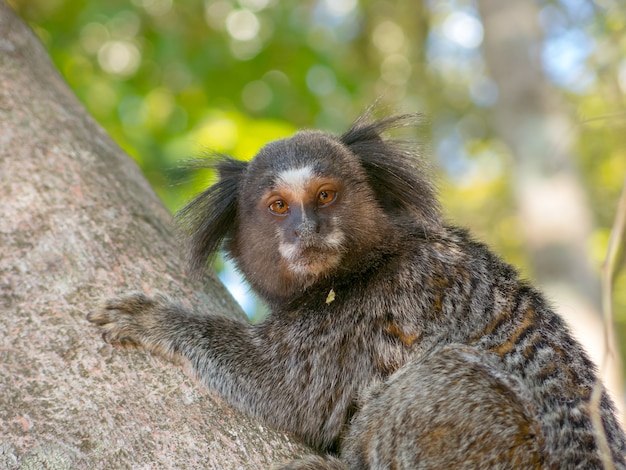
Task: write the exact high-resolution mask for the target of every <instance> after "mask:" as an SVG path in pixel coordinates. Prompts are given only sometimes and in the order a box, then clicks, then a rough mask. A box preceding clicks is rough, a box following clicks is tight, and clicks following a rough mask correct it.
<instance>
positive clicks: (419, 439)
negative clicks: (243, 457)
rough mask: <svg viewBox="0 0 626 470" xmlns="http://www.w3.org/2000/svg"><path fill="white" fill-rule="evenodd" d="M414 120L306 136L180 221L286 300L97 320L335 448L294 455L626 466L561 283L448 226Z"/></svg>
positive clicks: (137, 300) (210, 193) (343, 462)
mask: <svg viewBox="0 0 626 470" xmlns="http://www.w3.org/2000/svg"><path fill="white" fill-rule="evenodd" d="M412 122H413V118H412V117H411V116H398V117H391V118H387V119H383V120H380V121H375V122H372V120H371V119H370V118H369V117H368V116H367V115H366V116H364V117H361V118H360V119H358V120H357V121H356V122H355V124H354V125H353V126H352V128H351V129H350V130H348V131H347V132H346V133H345V134H343V135H342V136H340V137H336V136H332V135H328V134H325V133H322V132H314V131H303V132H298V133H296V134H295V135H294V136H293V137H291V138H288V139H284V140H278V141H274V142H271V143H269V144H268V145H266V146H265V147H263V148H262V149H261V150H260V152H259V153H258V154H257V155H256V157H255V158H254V159H253V160H251V161H250V162H249V163H246V162H243V161H237V160H233V159H230V158H227V157H223V158H222V159H221V160H219V161H218V162H217V163H215V167H216V169H217V170H218V172H219V177H220V179H219V181H218V182H217V183H215V184H214V185H213V186H211V187H209V188H208V189H207V190H206V191H204V192H203V193H202V194H200V195H199V196H197V197H196V198H195V199H194V200H193V201H191V202H190V203H189V204H188V205H187V206H186V207H185V208H184V209H182V211H181V212H180V214H179V216H178V220H179V221H180V223H181V225H182V227H184V228H185V229H186V231H187V233H188V236H189V237H188V239H189V245H190V252H191V265H192V268H193V269H196V270H198V269H202V268H204V267H205V266H206V264H207V262H208V261H209V260H210V259H211V258H212V257H213V256H214V254H215V253H216V251H217V250H218V249H219V248H220V247H221V246H222V243H223V245H224V247H225V250H226V253H227V254H228V255H229V256H230V257H231V258H232V259H233V260H234V262H235V263H236V265H237V267H238V269H239V270H240V271H241V272H242V273H243V275H244V276H245V278H246V279H247V280H248V282H249V283H250V285H251V286H252V288H253V289H254V291H255V292H256V293H258V294H259V296H260V297H261V298H262V299H264V301H265V302H266V303H267V304H268V306H269V307H270V309H271V313H270V314H269V316H268V317H267V318H266V319H265V320H264V321H262V322H261V323H259V324H255V325H250V324H246V323H243V322H241V321H237V320H234V319H231V318H225V317H223V316H220V315H217V314H215V313H214V314H209V315H207V314H200V313H195V312H190V311H187V310H185V309H184V308H183V307H182V306H181V305H180V304H178V303H176V302H174V301H172V300H170V299H168V298H167V297H166V296H162V295H157V296H155V297H153V298H150V297H147V296H145V295H143V294H137V293H134V294H128V295H125V296H122V297H119V298H115V299H111V300H109V301H107V302H106V304H105V305H104V306H103V307H102V308H101V309H99V310H98V311H96V312H94V313H91V314H90V315H89V316H88V318H89V320H90V321H91V322H93V323H95V324H97V325H99V326H100V328H101V329H102V331H103V337H104V339H105V340H106V341H107V342H109V343H113V344H121V345H135V346H137V345H138V346H141V347H143V348H144V349H145V350H147V351H150V352H153V353H156V354H160V355H162V356H164V357H167V358H175V357H178V358H181V357H182V358H184V359H186V360H187V361H188V362H189V363H190V364H191V366H192V368H193V370H194V372H195V374H197V376H198V377H199V378H200V379H201V380H202V382H203V383H204V384H206V385H207V386H208V387H209V388H211V389H212V390H214V391H216V392H218V393H219V394H221V395H222V396H223V397H224V398H225V399H226V400H227V401H229V402H230V403H231V404H232V405H234V406H236V407H238V408H240V409H241V410H243V411H245V412H246V413H248V414H250V415H252V416H254V417H256V418H258V419H260V420H262V421H264V422H265V423H269V424H271V425H272V426H274V427H276V428H278V429H281V430H285V431H289V432H292V433H294V434H296V435H298V436H300V437H301V438H302V439H304V440H305V441H306V442H307V443H309V444H310V445H311V446H313V447H314V448H316V449H318V450H319V451H321V452H322V453H323V454H322V455H316V456H311V457H309V458H308V459H304V460H300V461H295V462H292V463H289V464H287V467H285V468H321V469H324V468H326V469H347V468H351V469H364V468H375V469H392V468H393V469H396V468H398V469H399V468H405V469H409V468H410V469H413V468H446V469H447V468H477V469H484V468H502V469H511V468H584V469H592V468H601V467H602V466H603V460H602V458H603V457H602V455H601V452H600V451H599V444H598V442H600V441H599V440H598V439H596V434H597V433H598V431H600V433H599V434H601V433H602V432H604V434H605V435H606V440H607V441H608V446H609V449H610V455H605V462H606V461H607V460H606V459H609V460H611V459H612V460H613V462H614V465H615V467H617V468H626V464H625V462H624V453H625V452H626V443H625V437H624V432H623V431H622V429H621V428H620V426H619V424H618V422H617V420H616V417H615V412H614V408H613V404H612V403H611V400H610V398H609V397H608V395H607V394H606V392H603V393H602V398H601V401H600V410H599V413H600V417H601V421H602V426H603V429H601V430H598V429H594V427H593V425H592V422H591V419H590V414H591V413H592V410H591V406H590V396H591V393H592V389H593V387H594V384H595V383H596V381H597V380H598V378H597V376H596V369H595V367H594V365H593V364H592V362H591V361H590V360H589V358H588V357H587V354H586V353H585V352H584V351H583V349H582V347H581V346H580V345H579V344H578V343H577V342H576V341H575V340H574V339H573V338H572V336H571V334H570V333H569V331H568V329H567V327H566V326H565V324H564V322H563V320H562V319H561V318H560V317H559V316H558V315H557V314H556V313H555V312H554V310H553V309H552V308H551V307H550V306H549V304H548V303H547V302H546V300H545V299H544V297H543V296H542V295H541V294H540V293H539V292H538V291H537V290H536V289H534V288H533V287H531V286H530V285H529V284H528V283H527V282H525V281H523V280H521V279H520V277H519V275H518V273H517V272H516V271H515V269H514V268H512V267H511V266H509V265H508V264H506V263H504V262H503V261H502V260H501V259H499V258H498V257H497V256H495V255H494V254H492V253H491V251H489V249H488V248H487V247H486V246H484V245H482V244H481V243H478V242H476V241H474V240H473V239H472V238H471V237H470V235H469V234H468V233H467V232H466V231H465V230H462V229H459V228H455V227H451V226H448V225H446V224H445V223H444V221H443V219H442V217H441V215H440V208H439V205H438V203H437V200H436V196H435V191H434V189H433V187H432V185H431V184H430V183H429V179H428V177H427V176H426V173H425V171H424V170H423V168H422V166H421V163H420V160H419V158H418V155H417V153H418V152H416V151H414V150H413V149H412V148H411V147H410V146H408V145H407V144H406V143H402V142H398V141H394V140H393V139H389V138H385V137H384V136H383V135H382V134H383V133H384V132H385V131H387V130H389V129H392V128H396V127H401V126H406V125H409V124H411V123H412Z"/></svg>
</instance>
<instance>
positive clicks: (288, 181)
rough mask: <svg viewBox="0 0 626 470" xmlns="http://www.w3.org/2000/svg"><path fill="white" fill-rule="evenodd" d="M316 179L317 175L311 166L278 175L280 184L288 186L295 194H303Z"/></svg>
mask: <svg viewBox="0 0 626 470" xmlns="http://www.w3.org/2000/svg"><path fill="white" fill-rule="evenodd" d="M314 177H315V173H314V172H313V168H311V167H310V166H305V167H302V168H293V169H290V170H285V171H283V172H281V173H279V174H278V184H279V185H281V186H282V185H284V186H287V187H288V188H289V190H290V191H292V192H294V193H301V192H304V190H305V188H306V187H307V186H308V184H309V183H310V182H311V180H312V179H313V178H314Z"/></svg>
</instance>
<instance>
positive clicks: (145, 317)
mask: <svg viewBox="0 0 626 470" xmlns="http://www.w3.org/2000/svg"><path fill="white" fill-rule="evenodd" d="M155 305H156V302H155V301H154V300H153V299H152V298H150V297H148V296H146V295H144V294H142V293H131V294H127V295H124V296H121V297H115V298H112V299H108V300H107V301H106V302H105V303H104V305H102V306H101V307H100V308H98V309H97V310H96V311H94V312H90V313H89V314H87V320H88V321H89V322H91V323H93V324H95V325H97V326H98V327H99V329H100V331H102V339H103V340H104V341H105V342H107V343H109V344H114V345H120V346H139V345H141V344H142V338H144V337H145V336H146V334H147V330H148V328H149V326H150V323H151V318H150V317H152V312H153V311H154V307H155Z"/></svg>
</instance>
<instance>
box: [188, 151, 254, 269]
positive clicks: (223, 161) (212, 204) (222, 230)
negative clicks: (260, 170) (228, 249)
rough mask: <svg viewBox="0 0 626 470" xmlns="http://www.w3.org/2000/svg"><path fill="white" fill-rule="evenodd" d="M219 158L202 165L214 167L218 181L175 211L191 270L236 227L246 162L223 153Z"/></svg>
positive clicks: (208, 257)
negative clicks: (240, 189)
mask: <svg viewBox="0 0 626 470" xmlns="http://www.w3.org/2000/svg"><path fill="white" fill-rule="evenodd" d="M218 158H219V159H217V160H215V159H214V160H213V161H211V162H209V163H208V164H207V163H205V164H203V165H202V166H203V167H205V168H206V167H209V168H213V169H215V170H217V172H218V174H219V181H218V182H217V183H215V184H213V185H211V186H210V187H209V188H208V189H206V190H205V191H204V192H202V193H200V194H199V195H198V196H196V197H195V198H194V199H193V200H192V201H191V202H190V203H188V204H187V205H186V206H185V207H183V208H182V209H181V210H180V211H179V212H178V213H177V214H176V221H177V223H178V225H179V227H180V228H181V229H182V232H183V234H184V236H185V239H186V240H185V241H186V244H187V250H188V257H189V269H190V271H191V272H192V273H194V274H198V273H199V272H201V271H202V270H203V269H204V268H205V266H206V265H207V263H208V262H209V261H210V260H211V259H212V258H214V257H215V254H216V253H217V251H218V250H219V248H220V246H221V244H222V241H223V240H224V239H226V238H230V237H232V235H233V234H234V232H235V230H236V224H237V200H238V197H239V188H240V182H241V179H242V177H243V175H244V173H245V171H246V168H247V167H248V163H247V162H243V161H241V160H234V159H232V158H229V157H225V156H218Z"/></svg>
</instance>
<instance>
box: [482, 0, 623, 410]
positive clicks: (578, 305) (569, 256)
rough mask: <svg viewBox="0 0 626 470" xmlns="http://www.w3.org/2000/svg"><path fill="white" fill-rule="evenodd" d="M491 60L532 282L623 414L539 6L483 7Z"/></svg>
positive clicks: (586, 213) (572, 126) (586, 209)
mask: <svg viewBox="0 0 626 470" xmlns="http://www.w3.org/2000/svg"><path fill="white" fill-rule="evenodd" d="M478 7H479V10H480V14H481V17H482V22H483V25H484V29H485V38H484V44H483V45H484V53H485V60H486V62H487V66H488V68H489V72H490V75H491V77H492V78H493V80H494V81H495V82H496V83H497V85H498V90H499V94H498V103H497V105H496V107H495V110H494V124H495V128H496V130H497V132H498V134H499V136H500V137H501V138H502V140H503V141H504V142H505V143H506V144H507V145H508V147H509V148H510V149H511V152H512V154H513V156H514V159H515V171H514V178H513V185H514V188H513V189H514V196H515V200H516V201H517V205H518V209H519V213H520V222H521V223H520V228H521V230H522V233H523V235H524V238H525V242H526V246H527V248H528V251H529V253H530V256H531V263H532V268H533V276H534V277H535V278H536V280H537V281H538V284H540V285H541V286H542V287H543V288H544V289H545V290H546V292H547V293H548V295H549V296H550V297H551V298H552V299H553V300H554V301H555V305H558V306H559V307H558V308H559V311H560V313H561V314H563V316H565V317H566V319H567V320H568V322H569V323H570V324H571V325H572V327H573V329H574V333H575V334H576V336H577V337H578V339H579V340H580V341H581V342H582V343H583V344H584V345H585V347H586V348H587V349H588V350H589V352H590V354H591V355H592V357H593V358H594V360H595V362H596V363H597V364H599V365H601V364H603V363H604V361H605V359H606V360H607V363H606V367H605V368H604V371H603V376H604V377H603V378H604V380H605V381H606V383H607V386H608V388H609V389H610V391H611V392H612V394H613V396H614V398H615V400H616V402H617V403H618V406H619V407H620V409H622V410H623V387H622V383H621V368H620V364H619V360H618V357H617V354H614V355H612V356H608V357H606V356H605V345H604V340H603V324H602V317H601V314H600V312H601V305H600V282H599V277H598V274H597V272H598V270H594V268H593V267H592V265H591V263H590V260H589V258H588V256H587V249H586V248H587V243H588V240H589V237H590V235H591V232H592V227H593V217H592V214H591V209H590V205H589V201H588V199H587V196H586V194H585V192H584V190H583V189H582V185H581V183H580V178H579V175H578V171H577V168H576V165H575V162H574V142H575V138H576V135H577V126H576V123H575V122H574V121H573V120H572V119H571V117H570V113H569V112H568V110H567V108H566V106H565V104H564V102H563V100H562V99H561V97H560V96H559V94H558V92H557V91H556V90H555V89H553V87H551V86H550V85H549V83H548V81H547V80H546V77H545V74H544V72H543V69H542V65H541V47H542V34H541V30H540V27H539V23H538V16H539V15H538V6H537V4H536V2H534V1H531V0H524V1H517V2H501V1H499V0H479V1H478Z"/></svg>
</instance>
